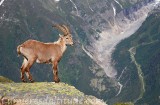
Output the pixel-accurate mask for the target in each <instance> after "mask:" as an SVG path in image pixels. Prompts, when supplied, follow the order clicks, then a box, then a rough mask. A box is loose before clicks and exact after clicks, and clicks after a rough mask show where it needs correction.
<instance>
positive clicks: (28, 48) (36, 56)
mask: <svg viewBox="0 0 160 105" xmlns="http://www.w3.org/2000/svg"><path fill="white" fill-rule="evenodd" d="M63 26H64V25H63ZM63 26H60V25H57V26H55V27H57V28H59V29H60V30H61V31H62V32H63V33H64V35H63V36H62V35H61V36H60V37H59V39H58V41H56V42H53V43H43V42H40V41H36V40H27V41H26V42H24V43H23V44H21V45H19V46H18V47H17V53H18V54H19V55H22V56H23V57H24V61H23V64H22V67H21V79H22V81H23V82H26V81H25V78H24V73H26V75H27V77H28V79H29V80H30V81H31V82H33V80H32V76H31V74H30V68H31V66H32V65H33V63H34V62H37V63H49V64H52V65H53V74H54V81H55V82H56V83H58V82H59V81H60V79H59V78H58V67H57V66H58V62H59V61H60V59H61V57H62V56H63V53H64V52H65V50H66V48H67V46H66V45H67V44H69V45H73V40H72V37H71V34H70V32H69V31H68V28H67V29H66V27H63Z"/></svg>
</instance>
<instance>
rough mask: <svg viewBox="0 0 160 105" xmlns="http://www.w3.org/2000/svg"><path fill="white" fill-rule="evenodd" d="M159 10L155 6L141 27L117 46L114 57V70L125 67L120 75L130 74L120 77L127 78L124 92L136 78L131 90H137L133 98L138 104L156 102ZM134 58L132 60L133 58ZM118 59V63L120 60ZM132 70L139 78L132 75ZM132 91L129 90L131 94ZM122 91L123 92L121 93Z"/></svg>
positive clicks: (159, 101)
mask: <svg viewBox="0 0 160 105" xmlns="http://www.w3.org/2000/svg"><path fill="white" fill-rule="evenodd" d="M159 10H160V9H155V10H154V11H153V12H152V13H151V15H150V16H149V17H148V18H147V19H146V21H145V22H144V23H143V24H142V26H141V27H140V29H139V30H138V31H137V32H136V33H135V34H133V35H132V36H131V37H130V38H127V39H125V40H124V41H122V42H121V43H120V44H118V45H117V47H116V50H115V52H114V53H113V58H114V60H115V61H116V62H118V63H117V64H116V65H115V66H116V68H117V70H120V69H122V68H126V69H125V71H124V73H123V75H125V74H126V73H127V74H128V73H130V76H129V77H125V76H122V79H121V80H122V81H123V80H125V81H126V87H124V88H123V90H122V91H126V90H127V88H129V87H130V86H131V87H133V86H132V85H131V83H130V82H128V80H130V79H132V78H134V79H136V80H137V83H136V87H137V88H135V87H134V89H133V91H135V92H136V91H137V90H139V91H140V92H139V98H138V100H139V101H137V100H134V101H135V102H137V104H138V105H142V104H149V105H159V103H160V100H159V94H160V93H159V91H158V89H159V87H160V84H159V76H160V74H159V69H160V68H159V54H160V48H159V45H160V27H159V26H160V24H159V23H160V22H159V20H160V12H159ZM133 58H134V59H133ZM120 61H121V62H120ZM135 73H136V74H138V77H137V78H135ZM133 91H132V92H131V93H129V92H128V91H127V92H125V93H128V94H133ZM122 93H124V92H122Z"/></svg>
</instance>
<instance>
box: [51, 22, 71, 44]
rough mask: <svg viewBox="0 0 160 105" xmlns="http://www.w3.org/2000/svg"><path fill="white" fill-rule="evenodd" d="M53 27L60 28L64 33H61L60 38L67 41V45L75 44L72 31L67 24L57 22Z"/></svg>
mask: <svg viewBox="0 0 160 105" xmlns="http://www.w3.org/2000/svg"><path fill="white" fill-rule="evenodd" d="M53 27H55V28H57V29H59V30H60V31H61V32H62V33H63V35H60V38H61V40H63V41H64V42H65V44H66V45H73V40H72V36H71V32H70V30H69V28H68V27H67V26H66V25H59V24H55V25H53Z"/></svg>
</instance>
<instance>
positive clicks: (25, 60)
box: [20, 58, 28, 82]
mask: <svg viewBox="0 0 160 105" xmlns="http://www.w3.org/2000/svg"><path fill="white" fill-rule="evenodd" d="M27 63H28V61H27V59H25V58H24V60H23V63H22V66H21V69H20V72H21V80H22V82H27V81H26V80H25V78H24V73H25V68H26V66H27Z"/></svg>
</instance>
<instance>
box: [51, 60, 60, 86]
mask: <svg viewBox="0 0 160 105" xmlns="http://www.w3.org/2000/svg"><path fill="white" fill-rule="evenodd" d="M53 75H54V78H53V80H54V81H55V83H59V82H60V79H59V78H58V62H54V63H53Z"/></svg>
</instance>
